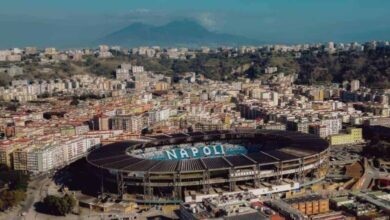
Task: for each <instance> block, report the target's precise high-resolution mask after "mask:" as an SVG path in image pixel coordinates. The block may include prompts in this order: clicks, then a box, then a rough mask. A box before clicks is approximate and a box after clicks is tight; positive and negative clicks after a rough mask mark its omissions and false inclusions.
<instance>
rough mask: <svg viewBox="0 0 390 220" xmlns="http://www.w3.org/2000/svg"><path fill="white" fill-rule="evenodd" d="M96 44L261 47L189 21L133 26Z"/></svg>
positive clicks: (244, 39) (245, 39) (238, 37)
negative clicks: (251, 45)
mask: <svg viewBox="0 0 390 220" xmlns="http://www.w3.org/2000/svg"><path fill="white" fill-rule="evenodd" d="M99 42H100V43H105V44H110V45H120V46H126V47H135V46H154V45H159V46H162V47H171V46H185V47H197V46H221V45H226V46H236V45H242V44H261V43H262V42H259V41H256V40H253V39H249V38H245V37H241V36H236V35H230V34H222V33H216V32H212V31H209V30H207V29H206V28H204V27H203V26H202V25H200V24H198V23H197V22H195V21H192V20H178V21H172V22H170V23H168V24H165V25H162V26H153V25H148V24H143V23H133V24H131V25H129V26H127V27H125V28H123V29H121V30H118V31H116V32H113V33H111V34H108V35H107V36H105V37H104V38H102V39H100V40H99Z"/></svg>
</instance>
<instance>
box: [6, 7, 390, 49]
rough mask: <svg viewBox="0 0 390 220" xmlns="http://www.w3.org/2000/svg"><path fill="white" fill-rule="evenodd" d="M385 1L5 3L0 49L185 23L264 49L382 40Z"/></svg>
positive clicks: (64, 44)
mask: <svg viewBox="0 0 390 220" xmlns="http://www.w3.org/2000/svg"><path fill="white" fill-rule="evenodd" d="M389 6H390V3H389V2H386V1H383V0H375V1H370V2H368V1H361V0H347V1H326V2H325V1H306V0H304V1H295V2H294V3H292V4H291V3H290V4H289V3H288V2H287V1H285V0H277V1H249V0H247V1H245V2H244V4H243V3H242V2H238V1H223V2H222V1H219V0H215V1H202V2H191V1H169V2H168V1H164V0H158V1H131V2H128V1H118V4H111V3H108V2H104V1H97V2H95V1H94V2H91V1H89V0H87V1H83V2H81V3H80V2H76V1H66V2H50V1H46V0H38V1H35V2H34V5H32V4H31V3H29V2H28V1H25V0H19V1H12V2H6V3H3V7H2V8H1V9H0V16H1V17H2V19H1V21H0V24H1V25H2V26H3V27H4V29H5V30H6V31H5V32H4V33H3V34H2V35H1V36H0V47H1V48H9V47H24V46H31V45H36V46H40V47H49V46H53V47H60V48H71V47H86V46H96V45H97V44H96V43H95V42H96V40H97V39H100V38H102V37H104V36H106V35H108V34H110V33H112V32H115V31H118V30H120V29H122V28H124V27H127V26H129V25H131V24H133V23H144V24H149V25H157V26H160V25H164V24H167V23H169V22H172V21H177V20H183V19H191V20H194V21H197V22H198V23H199V24H201V25H202V26H203V27H205V28H206V29H208V30H210V31H212V32H216V33H226V34H233V35H237V36H244V37H248V38H251V39H255V40H258V41H261V42H265V43H270V44H274V43H282V44H295V43H317V42H328V41H335V42H353V41H358V42H362V41H371V40H387V39H388V38H389V36H390V31H389V30H390V29H389V25H388V24H387V22H386V21H388V20H389V19H390V15H389V14H388V13H387V12H386V9H387V8H389ZM303 33H304V34H303Z"/></svg>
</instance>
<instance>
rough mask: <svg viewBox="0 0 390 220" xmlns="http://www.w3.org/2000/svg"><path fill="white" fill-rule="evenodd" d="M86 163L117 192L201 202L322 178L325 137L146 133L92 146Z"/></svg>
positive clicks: (235, 132) (265, 132) (142, 198)
mask: <svg viewBox="0 0 390 220" xmlns="http://www.w3.org/2000/svg"><path fill="white" fill-rule="evenodd" d="M87 162H88V164H89V165H90V166H91V167H92V170H93V171H94V173H95V174H96V175H97V176H99V177H100V178H101V179H102V182H103V181H104V182H110V183H111V184H114V185H115V186H116V193H117V194H118V196H119V198H121V199H125V198H133V199H135V200H137V201H138V202H140V201H141V202H142V201H149V202H157V201H166V202H169V201H171V202H173V201H186V202H188V201H201V200H202V199H203V198H206V197H209V196H214V195H221V194H224V193H230V192H239V191H250V192H252V193H253V194H255V195H270V194H272V193H279V192H285V191H291V190H297V189H299V188H301V187H302V186H305V185H309V184H312V183H314V182H316V181H319V180H321V179H322V178H323V177H324V175H325V174H326V171H327V166H328V143H327V141H325V140H323V139H321V138H319V137H317V136H314V135H310V134H303V133H297V132H289V131H274V130H255V129H248V130H224V131H207V132H192V133H177V134H161V135H156V136H149V137H145V140H143V141H122V142H116V143H112V144H108V145H105V146H103V147H100V148H97V149H95V150H94V151H92V152H90V153H89V155H88V156H87Z"/></svg>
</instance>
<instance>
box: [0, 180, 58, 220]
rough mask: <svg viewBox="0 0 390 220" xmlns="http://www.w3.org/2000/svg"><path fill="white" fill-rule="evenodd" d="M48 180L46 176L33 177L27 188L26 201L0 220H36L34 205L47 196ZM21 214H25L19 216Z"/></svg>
mask: <svg viewBox="0 0 390 220" xmlns="http://www.w3.org/2000/svg"><path fill="white" fill-rule="evenodd" d="M50 181H51V180H50V178H48V177H47V176H39V177H34V178H33V179H32V180H31V181H30V183H29V185H28V188H27V192H26V196H27V197H26V200H25V201H24V202H23V203H22V205H21V207H19V208H17V209H14V210H12V211H11V212H9V213H8V214H7V215H5V216H1V219H3V218H4V219H10V220H30V219H36V215H37V212H36V211H35V207H34V205H35V203H36V202H39V201H41V200H42V199H43V198H44V197H45V196H46V194H47V185H48V183H50ZM21 213H26V215H25V216H21Z"/></svg>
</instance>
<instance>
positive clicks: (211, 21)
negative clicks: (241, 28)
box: [195, 12, 218, 30]
mask: <svg viewBox="0 0 390 220" xmlns="http://www.w3.org/2000/svg"><path fill="white" fill-rule="evenodd" d="M195 19H196V20H198V21H199V22H200V23H201V24H202V25H203V26H205V27H206V28H208V29H211V30H215V29H218V23H217V20H216V17H215V16H214V15H213V14H211V13H209V12H202V13H200V14H198V15H196V16H195Z"/></svg>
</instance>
